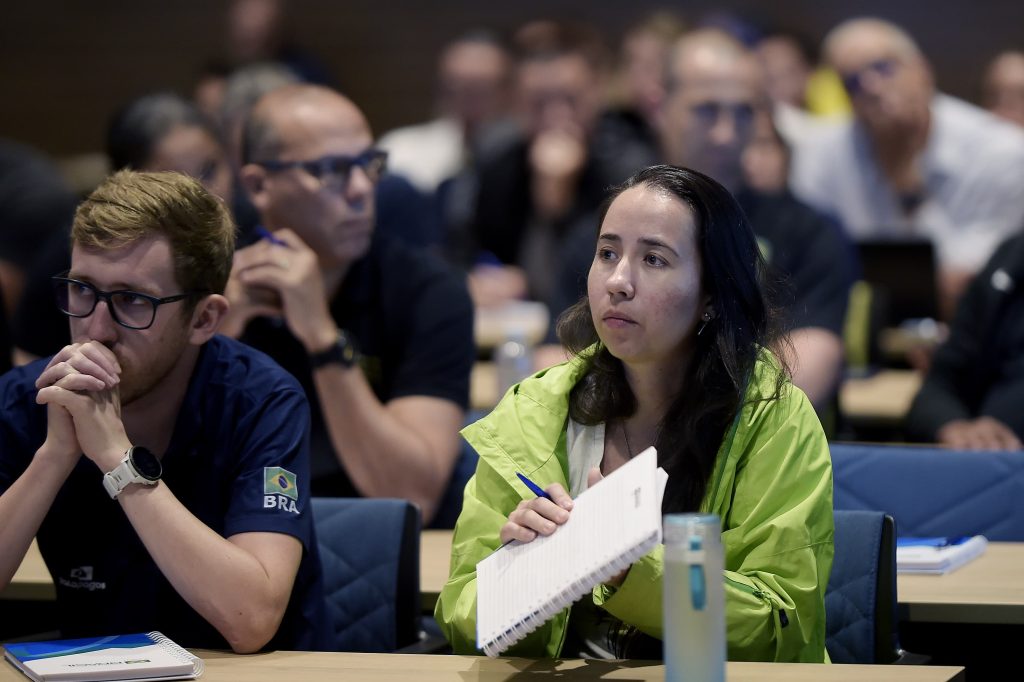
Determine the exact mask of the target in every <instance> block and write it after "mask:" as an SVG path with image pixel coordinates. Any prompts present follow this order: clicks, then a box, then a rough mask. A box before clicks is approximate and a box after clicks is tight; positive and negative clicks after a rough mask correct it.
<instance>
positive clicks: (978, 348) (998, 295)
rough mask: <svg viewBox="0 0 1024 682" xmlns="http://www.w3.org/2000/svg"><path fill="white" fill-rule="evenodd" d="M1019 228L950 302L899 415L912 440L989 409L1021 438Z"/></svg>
mask: <svg viewBox="0 0 1024 682" xmlns="http://www.w3.org/2000/svg"><path fill="white" fill-rule="evenodd" d="M1021 405H1024V235H1018V236H1016V237H1012V238H1010V239H1009V240H1007V241H1005V242H1003V244H1002V245H1000V246H999V248H997V249H996V251H995V254H994V255H993V256H992V258H991V259H990V260H989V262H988V264H986V265H985V268H984V269H983V270H982V271H981V272H980V273H978V275H977V276H976V277H975V278H974V280H973V281H972V282H971V285H970V286H969V287H968V289H967V291H966V292H965V293H964V296H963V299H962V300H961V301H960V304H959V306H958V307H957V312H956V317H955V318H954V319H953V323H952V325H951V326H950V330H949V338H948V339H947V340H946V342H945V343H943V344H942V345H941V346H940V347H939V348H938V349H937V350H936V351H935V356H934V357H933V358H932V364H931V368H930V369H929V371H928V376H927V377H926V378H925V381H924V384H923V385H922V386H921V390H920V392H919V393H918V394H917V397H916V398H915V399H914V402H913V404H912V406H911V408H910V413H909V414H908V415H907V419H906V424H905V426H906V432H907V433H906V435H907V437H908V438H909V439H912V440H922V441H929V442H934V441H935V440H936V434H937V432H938V430H939V429H940V428H941V427H942V426H944V425H945V424H947V423H949V422H951V421H953V420H955V419H974V418H976V417H982V416H988V417H994V418H995V419H998V420H999V421H1001V422H1003V423H1004V424H1006V425H1007V426H1009V427H1010V428H1011V429H1012V430H1013V432H1014V433H1016V434H1017V437H1018V438H1021V439H1024V409H1021Z"/></svg>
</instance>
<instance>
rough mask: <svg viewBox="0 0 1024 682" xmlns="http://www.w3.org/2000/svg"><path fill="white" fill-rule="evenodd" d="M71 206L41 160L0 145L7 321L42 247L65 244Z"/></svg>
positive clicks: (1, 305)
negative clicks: (57, 240) (52, 241)
mask: <svg viewBox="0 0 1024 682" xmlns="http://www.w3.org/2000/svg"><path fill="white" fill-rule="evenodd" d="M76 203H77V201H76V198H75V196H74V194H73V193H72V192H71V190H70V189H69V188H68V186H67V184H66V183H65V182H64V180H63V178H62V177H61V175H60V173H59V172H58V170H57V168H56V166H54V165H53V163H52V162H51V161H50V160H49V159H48V158H47V157H46V156H45V155H43V154H42V153H41V152H39V151H37V150H35V149H33V148H31V147H28V146H26V145H23V144H21V143H18V142H15V141H13V140H0V292H2V296H0V313H2V314H4V315H6V316H7V317H8V318H9V319H10V318H11V317H12V316H13V315H14V314H15V311H16V310H17V308H18V305H19V302H20V301H21V299H22V293H23V291H25V289H26V288H28V287H31V284H32V276H31V274H30V272H31V271H32V267H31V264H32V263H33V261H35V260H36V259H37V258H38V257H39V256H40V255H41V252H42V247H43V246H44V245H45V244H47V243H48V242H49V241H50V239H51V238H54V237H55V236H56V237H57V238H60V239H66V237H67V234H68V230H70V229H71V219H72V217H73V215H74V212H75V204H76ZM65 250H66V249H65ZM52 274H54V273H52V272H51V273H48V274H47V275H46V277H47V278H49V276H50V275H52ZM47 286H49V284H48V283H47ZM49 300H50V299H49V298H47V301H48V302H49ZM49 307H51V308H52V307H53V306H52V305H50V306H49ZM64 326H65V327H67V323H66V322H65V323H64Z"/></svg>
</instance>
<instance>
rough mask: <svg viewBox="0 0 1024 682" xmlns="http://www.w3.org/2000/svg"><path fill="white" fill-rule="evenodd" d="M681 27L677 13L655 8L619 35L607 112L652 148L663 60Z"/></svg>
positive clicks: (662, 89)
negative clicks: (620, 40)
mask: <svg viewBox="0 0 1024 682" xmlns="http://www.w3.org/2000/svg"><path fill="white" fill-rule="evenodd" d="M685 28H686V23H685V22H684V21H683V19H682V18H681V17H680V16H678V15H677V14H675V13H672V12H668V11H659V12H655V13H654V14H651V15H649V16H647V17H645V18H643V19H641V20H640V21H639V22H637V23H636V24H634V25H633V26H631V27H630V28H629V29H627V30H626V34H625V36H623V38H622V44H621V46H620V49H619V64H618V73H617V74H616V76H615V80H614V82H613V84H612V90H611V97H610V99H611V106H612V109H611V111H610V112H609V114H610V117H614V118H615V119H618V121H619V122H621V124H622V125H623V126H626V127H627V128H629V129H630V130H631V132H632V134H633V136H635V137H636V138H638V139H639V140H641V141H643V142H645V143H646V144H648V145H649V146H650V147H651V148H652V149H657V147H658V137H657V119H658V112H659V110H660V108H661V101H662V99H663V98H664V96H665V87H664V86H665V84H664V79H663V78H662V71H663V69H664V64H665V60H666V59H667V57H668V52H669V50H670V49H671V48H672V44H673V43H674V42H675V41H676V39H677V38H678V37H679V36H680V35H682V33H683V31H684V30H685Z"/></svg>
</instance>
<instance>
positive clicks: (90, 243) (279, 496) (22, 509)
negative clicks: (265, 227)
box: [0, 171, 324, 652]
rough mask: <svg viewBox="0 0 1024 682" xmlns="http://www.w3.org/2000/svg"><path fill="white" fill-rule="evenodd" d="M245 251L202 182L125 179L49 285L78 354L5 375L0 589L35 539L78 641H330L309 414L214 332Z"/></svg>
mask: <svg viewBox="0 0 1024 682" xmlns="http://www.w3.org/2000/svg"><path fill="white" fill-rule="evenodd" d="M233 245H234V226H233V224H232V222H231V219H230V217H229V216H228V214H227V211H226V210H225V208H224V206H223V204H222V203H221V201H220V200H219V199H216V198H215V197H213V196H212V195H210V194H209V193H208V192H206V190H204V189H203V187H202V186H201V185H200V184H199V183H198V182H197V181H195V180H192V179H190V178H187V177H185V176H183V175H179V174H176V173H133V172H127V171H125V172H121V173H117V174H116V175H113V176H112V177H110V178H109V179H108V180H107V181H106V182H104V183H103V184H102V185H101V186H100V187H99V188H98V189H96V191H94V192H93V193H92V194H91V195H90V196H89V197H88V198H87V199H86V200H85V201H84V202H83V203H82V204H81V205H80V206H79V207H78V210H77V212H76V214H75V220H74V224H73V227H72V256H71V269H70V271H68V272H66V273H62V274H61V275H59V276H55V277H54V278H53V283H54V292H55V298H56V300H57V305H58V306H59V308H60V309H61V311H62V312H64V313H65V314H66V315H68V317H69V319H70V324H71V338H72V343H71V345H69V346H66V347H65V348H63V349H62V350H61V351H60V352H58V353H57V354H56V355H54V356H53V357H52V358H46V359H43V360H40V361H37V362H35V363H32V364H29V365H26V366H24V367H21V368H18V369H16V370H13V371H12V372H9V373H8V374H6V375H5V376H4V377H2V378H0V403H2V406H3V407H2V409H0V415H2V416H0V492H2V495H0V546H3V547H4V552H3V553H2V554H0V588H2V587H3V586H5V585H6V584H7V583H8V582H9V581H10V579H11V577H12V575H13V574H14V572H15V570H16V569H17V567H18V565H19V563H20V562H21V560H22V558H23V557H24V555H25V552H26V550H27V549H28V546H29V544H30V542H31V541H32V538H33V537H38V540H39V546H40V550H41V551H42V554H43V557H44V559H45V560H46V563H47V566H48V568H49V569H50V571H51V574H52V577H53V581H54V584H55V586H56V590H57V600H58V606H59V609H58V612H59V620H60V622H59V627H60V629H61V632H62V634H63V635H65V636H68V637H74V636H86V635H105V634H115V633H123V632H137V631H146V630H160V631H162V632H163V633H164V634H166V635H168V636H169V637H171V638H172V639H174V640H176V641H177V642H178V643H180V644H183V645H185V646H191V647H212V648H227V647H229V646H230V648H231V649H233V650H235V651H237V652H251V651H256V650H259V649H260V648H262V647H264V646H267V645H268V644H269V645H270V646H274V647H281V648H318V647H319V646H321V645H322V638H323V636H324V629H323V623H324V615H323V599H322V588H321V581H320V573H319V559H318V556H317V552H316V541H315V537H314V534H313V528H312V519H311V515H310V512H309V510H308V503H309V496H308V479H309V476H308V452H307V440H308V423H309V412H308V406H307V404H306V400H305V397H304V395H303V392H302V389H301V388H300V387H299V386H298V385H297V384H296V383H295V381H294V380H293V379H291V377H289V376H288V375H287V374H286V373H285V372H284V371H283V370H281V369H280V368H278V367H277V366H276V365H274V364H273V363H272V362H271V361H270V360H269V359H267V358H266V357H264V356H262V355H260V354H258V353H254V352H253V351H251V350H249V349H247V348H246V347H244V346H242V345H241V344H238V343H236V342H234V341H232V340H230V339H227V338H225V337H222V336H217V335H216V332H217V329H218V326H219V325H220V323H221V321H222V319H223V317H224V315H225V314H226V312H227V309H228V302H227V299H226V298H225V297H224V296H223V291H224V287H225V284H226V283H227V279H228V274H229V273H230V270H231V260H232V254H233V250H234V247H233Z"/></svg>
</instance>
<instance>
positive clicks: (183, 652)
mask: <svg viewBox="0 0 1024 682" xmlns="http://www.w3.org/2000/svg"><path fill="white" fill-rule="evenodd" d="M147 634H148V636H149V638H150V639H152V640H153V643H154V644H159V645H160V646H161V647H163V648H164V649H166V650H167V651H168V652H170V654H171V655H172V656H174V657H175V658H177V659H178V660H179V661H181V662H183V663H191V664H192V674H193V675H194V676H196V677H199V676H200V675H202V674H203V670H205V669H206V664H205V663H204V662H203V659H201V658H199V657H198V656H193V655H192V654H191V653H190V652H189V651H188V650H187V649H184V648H183V647H182V646H181V645H180V644H178V643H177V642H175V641H174V640H172V639H171V638H170V637H168V636H167V635H165V634H163V633H162V632H157V631H155V630H154V631H153V632H150V633H147Z"/></svg>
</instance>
